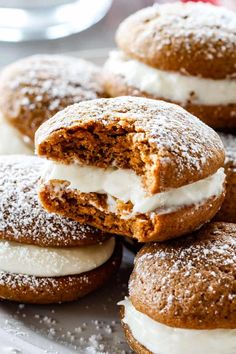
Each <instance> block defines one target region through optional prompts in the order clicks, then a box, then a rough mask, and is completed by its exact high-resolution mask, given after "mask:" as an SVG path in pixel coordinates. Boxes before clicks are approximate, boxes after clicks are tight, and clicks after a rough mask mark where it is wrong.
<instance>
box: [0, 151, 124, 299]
mask: <svg viewBox="0 0 236 354" xmlns="http://www.w3.org/2000/svg"><path fill="white" fill-rule="evenodd" d="M43 164H44V162H43V161H41V160H40V159H38V158H37V157H33V156H20V155H19V156H15V155H11V156H1V157H0V190H1V208H0V299H2V300H12V301H17V302H26V303H37V304H47V303H58V302H65V301H73V300H76V299H78V298H80V297H82V296H84V295H86V294H88V293H90V292H92V291H94V290H96V289H97V288H99V287H100V286H101V285H103V284H104V283H105V282H106V281H107V280H108V278H109V277H110V276H111V275H112V274H113V273H114V271H115V270H117V269H118V267H119V264H120V261H121V247H120V244H119V242H117V241H115V239H114V237H113V236H112V235H108V234H106V233H104V232H102V231H99V230H97V229H95V228H93V227H92V226H87V225H81V224H79V223H77V222H75V221H72V220H70V219H66V218H63V217H60V216H58V215H54V214H53V215H52V214H51V215H50V214H48V213H46V212H45V211H44V209H43V208H42V207H41V206H40V204H39V203H38V199H37V184H38V179H39V171H40V169H41V168H42V165H43Z"/></svg>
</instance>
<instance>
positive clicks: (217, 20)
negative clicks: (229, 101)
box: [116, 2, 236, 79]
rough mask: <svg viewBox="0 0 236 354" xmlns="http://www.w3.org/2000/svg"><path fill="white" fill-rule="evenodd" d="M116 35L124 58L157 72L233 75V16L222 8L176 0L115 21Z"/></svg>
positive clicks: (235, 36)
mask: <svg viewBox="0 0 236 354" xmlns="http://www.w3.org/2000/svg"><path fill="white" fill-rule="evenodd" d="M127 33H128V34H129V35H127ZM116 39H117V43H118V46H119V47H120V48H121V49H122V50H123V51H124V52H125V53H126V54H128V55H129V56H130V57H133V58H135V59H137V60H140V61H142V62H144V63H146V64H148V65H151V66H153V67H156V68H158V69H161V70H166V71H177V72H181V73H183V74H186V75H188V74H190V75H193V76H202V77H205V78H213V79H224V78H227V77H228V78H230V77H232V78H235V74H236V50H235V48H236V14H235V13H233V12H231V11H229V10H227V9H225V8H222V7H216V6H213V5H210V4H204V3H192V2H190V3H186V4H183V3H178V2H177V3H171V4H165V5H160V6H153V7H149V8H145V9H143V10H140V11H138V12H137V13H135V14H133V15H131V16H130V17H128V18H127V19H126V20H124V21H123V22H122V23H121V25H120V27H119V28H118V31H117V35H116Z"/></svg>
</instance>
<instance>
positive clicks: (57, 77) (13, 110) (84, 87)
mask: <svg viewBox="0 0 236 354" xmlns="http://www.w3.org/2000/svg"><path fill="white" fill-rule="evenodd" d="M103 96H104V92H103V83H102V78H101V73H100V69H99V68H98V67H96V66H95V65H93V64H92V63H90V62H87V61H85V60H82V59H78V58H73V57H70V56H63V55H34V56H31V57H28V58H25V59H22V60H19V61H17V62H15V63H13V64H10V65H9V66H7V67H6V68H5V69H4V70H3V71H2V72H1V75H0V112H1V113H2V115H3V118H4V119H5V120H6V121H7V122H8V123H9V124H11V125H13V126H14V127H15V128H16V129H18V131H19V132H20V133H21V134H22V135H23V136H26V137H27V138H28V139H29V142H31V143H32V144H33V140H34V134H35V131H36V130H37V128H38V127H39V126H40V125H41V124H42V123H43V122H44V121H45V120H47V119H48V118H50V117H52V116H53V115H54V114H55V113H56V112H58V111H60V110H61V109H63V108H65V107H67V106H68V105H70V104H73V103H76V102H80V101H84V100H90V99H94V98H98V97H103ZM15 153H17V152H15Z"/></svg>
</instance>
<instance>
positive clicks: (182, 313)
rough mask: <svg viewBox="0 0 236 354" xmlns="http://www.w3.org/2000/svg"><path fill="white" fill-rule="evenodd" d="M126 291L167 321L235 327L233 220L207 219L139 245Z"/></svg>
mask: <svg viewBox="0 0 236 354" xmlns="http://www.w3.org/2000/svg"><path fill="white" fill-rule="evenodd" d="M129 293H130V299H131V302H132V304H133V305H134V306H135V308H136V309H137V310H138V311H140V312H142V313H144V314H146V315H147V316H149V317H150V318H152V319H153V320H155V321H157V322H160V323H163V324H165V325H167V326H171V327H178V328H189V329H191V328H192V329H216V328H235V327H236V227H235V224H230V223H219V222H218V223H211V224H208V225H207V226H205V227H204V228H202V229H201V230H200V231H197V232H196V233H195V234H193V235H190V236H188V237H186V238H181V239H179V240H174V241H170V242H165V243H161V244H158V243H152V244H148V245H146V246H144V247H143V248H142V250H141V251H140V252H139V253H138V255H137V256H136V259H135V267H134V270H133V273H132V275H131V278H130V282H129Z"/></svg>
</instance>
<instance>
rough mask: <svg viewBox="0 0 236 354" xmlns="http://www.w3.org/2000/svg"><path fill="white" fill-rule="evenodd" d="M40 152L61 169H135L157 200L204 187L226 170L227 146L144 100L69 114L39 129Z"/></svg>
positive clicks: (86, 105)
mask: <svg viewBox="0 0 236 354" xmlns="http://www.w3.org/2000/svg"><path fill="white" fill-rule="evenodd" d="M36 151H37V153H38V155H39V156H43V157H46V158H48V159H51V160H54V161H57V162H61V163H68V164H69V163H75V162H79V163H81V164H85V165H93V166H97V167H102V168H107V167H111V166H113V167H117V168H126V169H132V170H134V171H135V172H136V174H137V175H139V176H141V177H142V179H143V183H144V185H145V187H146V190H147V191H148V192H149V193H151V194H154V193H158V192H164V191H166V190H168V189H170V188H178V187H181V186H183V185H187V184H189V183H193V182H196V181H199V180H200V179H203V178H206V177H208V176H209V175H212V174H213V173H215V172H216V171H217V170H218V169H219V168H220V167H222V166H223V164H224V147H223V144H222V142H221V140H220V138H219V136H218V135H217V134H216V133H215V132H214V131H213V130H212V129H211V128H210V127H208V126H206V125H205V124H204V123H202V122H201V121H200V120H199V119H197V118H196V117H194V116H192V115H191V114H189V113H188V112H186V111H185V110H184V109H182V108H181V107H179V106H177V105H173V104H170V103H166V102H164V101H155V100H150V99H144V98H140V97H117V98H110V99H99V100H92V101H87V102H81V103H79V104H75V105H72V106H70V107H68V108H66V109H65V110H63V111H61V112H59V113H58V114H56V115H55V116H54V117H53V118H52V119H50V121H47V122H45V123H44V124H43V125H42V126H41V127H40V128H39V129H38V131H37V133H36ZM173 176H174V178H173Z"/></svg>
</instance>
